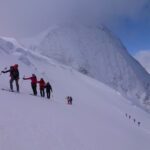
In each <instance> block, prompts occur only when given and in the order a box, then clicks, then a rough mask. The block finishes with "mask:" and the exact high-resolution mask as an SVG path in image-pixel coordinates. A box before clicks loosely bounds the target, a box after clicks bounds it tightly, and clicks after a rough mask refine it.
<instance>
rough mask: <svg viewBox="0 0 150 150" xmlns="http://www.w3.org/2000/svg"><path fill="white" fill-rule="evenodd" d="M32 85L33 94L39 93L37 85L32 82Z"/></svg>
mask: <svg viewBox="0 0 150 150" xmlns="http://www.w3.org/2000/svg"><path fill="white" fill-rule="evenodd" d="M31 86H32V90H33V94H34V95H37V90H36V85H34V84H32V85H31Z"/></svg>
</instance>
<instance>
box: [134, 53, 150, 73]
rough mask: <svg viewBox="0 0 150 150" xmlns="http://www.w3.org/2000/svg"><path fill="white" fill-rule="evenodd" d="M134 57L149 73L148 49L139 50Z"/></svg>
mask: <svg viewBox="0 0 150 150" xmlns="http://www.w3.org/2000/svg"><path fill="white" fill-rule="evenodd" d="M134 57H135V58H136V59H137V60H138V61H139V62H140V63H141V64H142V66H143V67H144V68H145V69H146V70H147V71H148V72H149V73H150V50H141V51H140V52H138V53H136V55H135V56H134Z"/></svg>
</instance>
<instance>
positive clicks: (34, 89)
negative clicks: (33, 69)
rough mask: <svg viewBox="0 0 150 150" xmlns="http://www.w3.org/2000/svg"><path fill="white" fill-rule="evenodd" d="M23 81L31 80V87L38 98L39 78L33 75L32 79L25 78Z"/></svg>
mask: <svg viewBox="0 0 150 150" xmlns="http://www.w3.org/2000/svg"><path fill="white" fill-rule="evenodd" d="M23 80H31V87H32V90H33V94H34V95H35V96H36V95H37V78H36V75H35V74H32V76H31V77H28V78H23Z"/></svg>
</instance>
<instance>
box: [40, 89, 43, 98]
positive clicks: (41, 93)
mask: <svg viewBox="0 0 150 150" xmlns="http://www.w3.org/2000/svg"><path fill="white" fill-rule="evenodd" d="M40 95H41V97H43V92H42V89H40Z"/></svg>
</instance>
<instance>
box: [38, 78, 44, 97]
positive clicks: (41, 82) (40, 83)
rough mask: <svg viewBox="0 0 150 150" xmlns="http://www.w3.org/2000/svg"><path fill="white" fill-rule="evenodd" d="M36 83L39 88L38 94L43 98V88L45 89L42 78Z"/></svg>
mask: <svg viewBox="0 0 150 150" xmlns="http://www.w3.org/2000/svg"><path fill="white" fill-rule="evenodd" d="M37 83H39V86H40V94H41V97H45V91H44V88H45V81H44V79H43V78H41V79H40V81H37Z"/></svg>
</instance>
